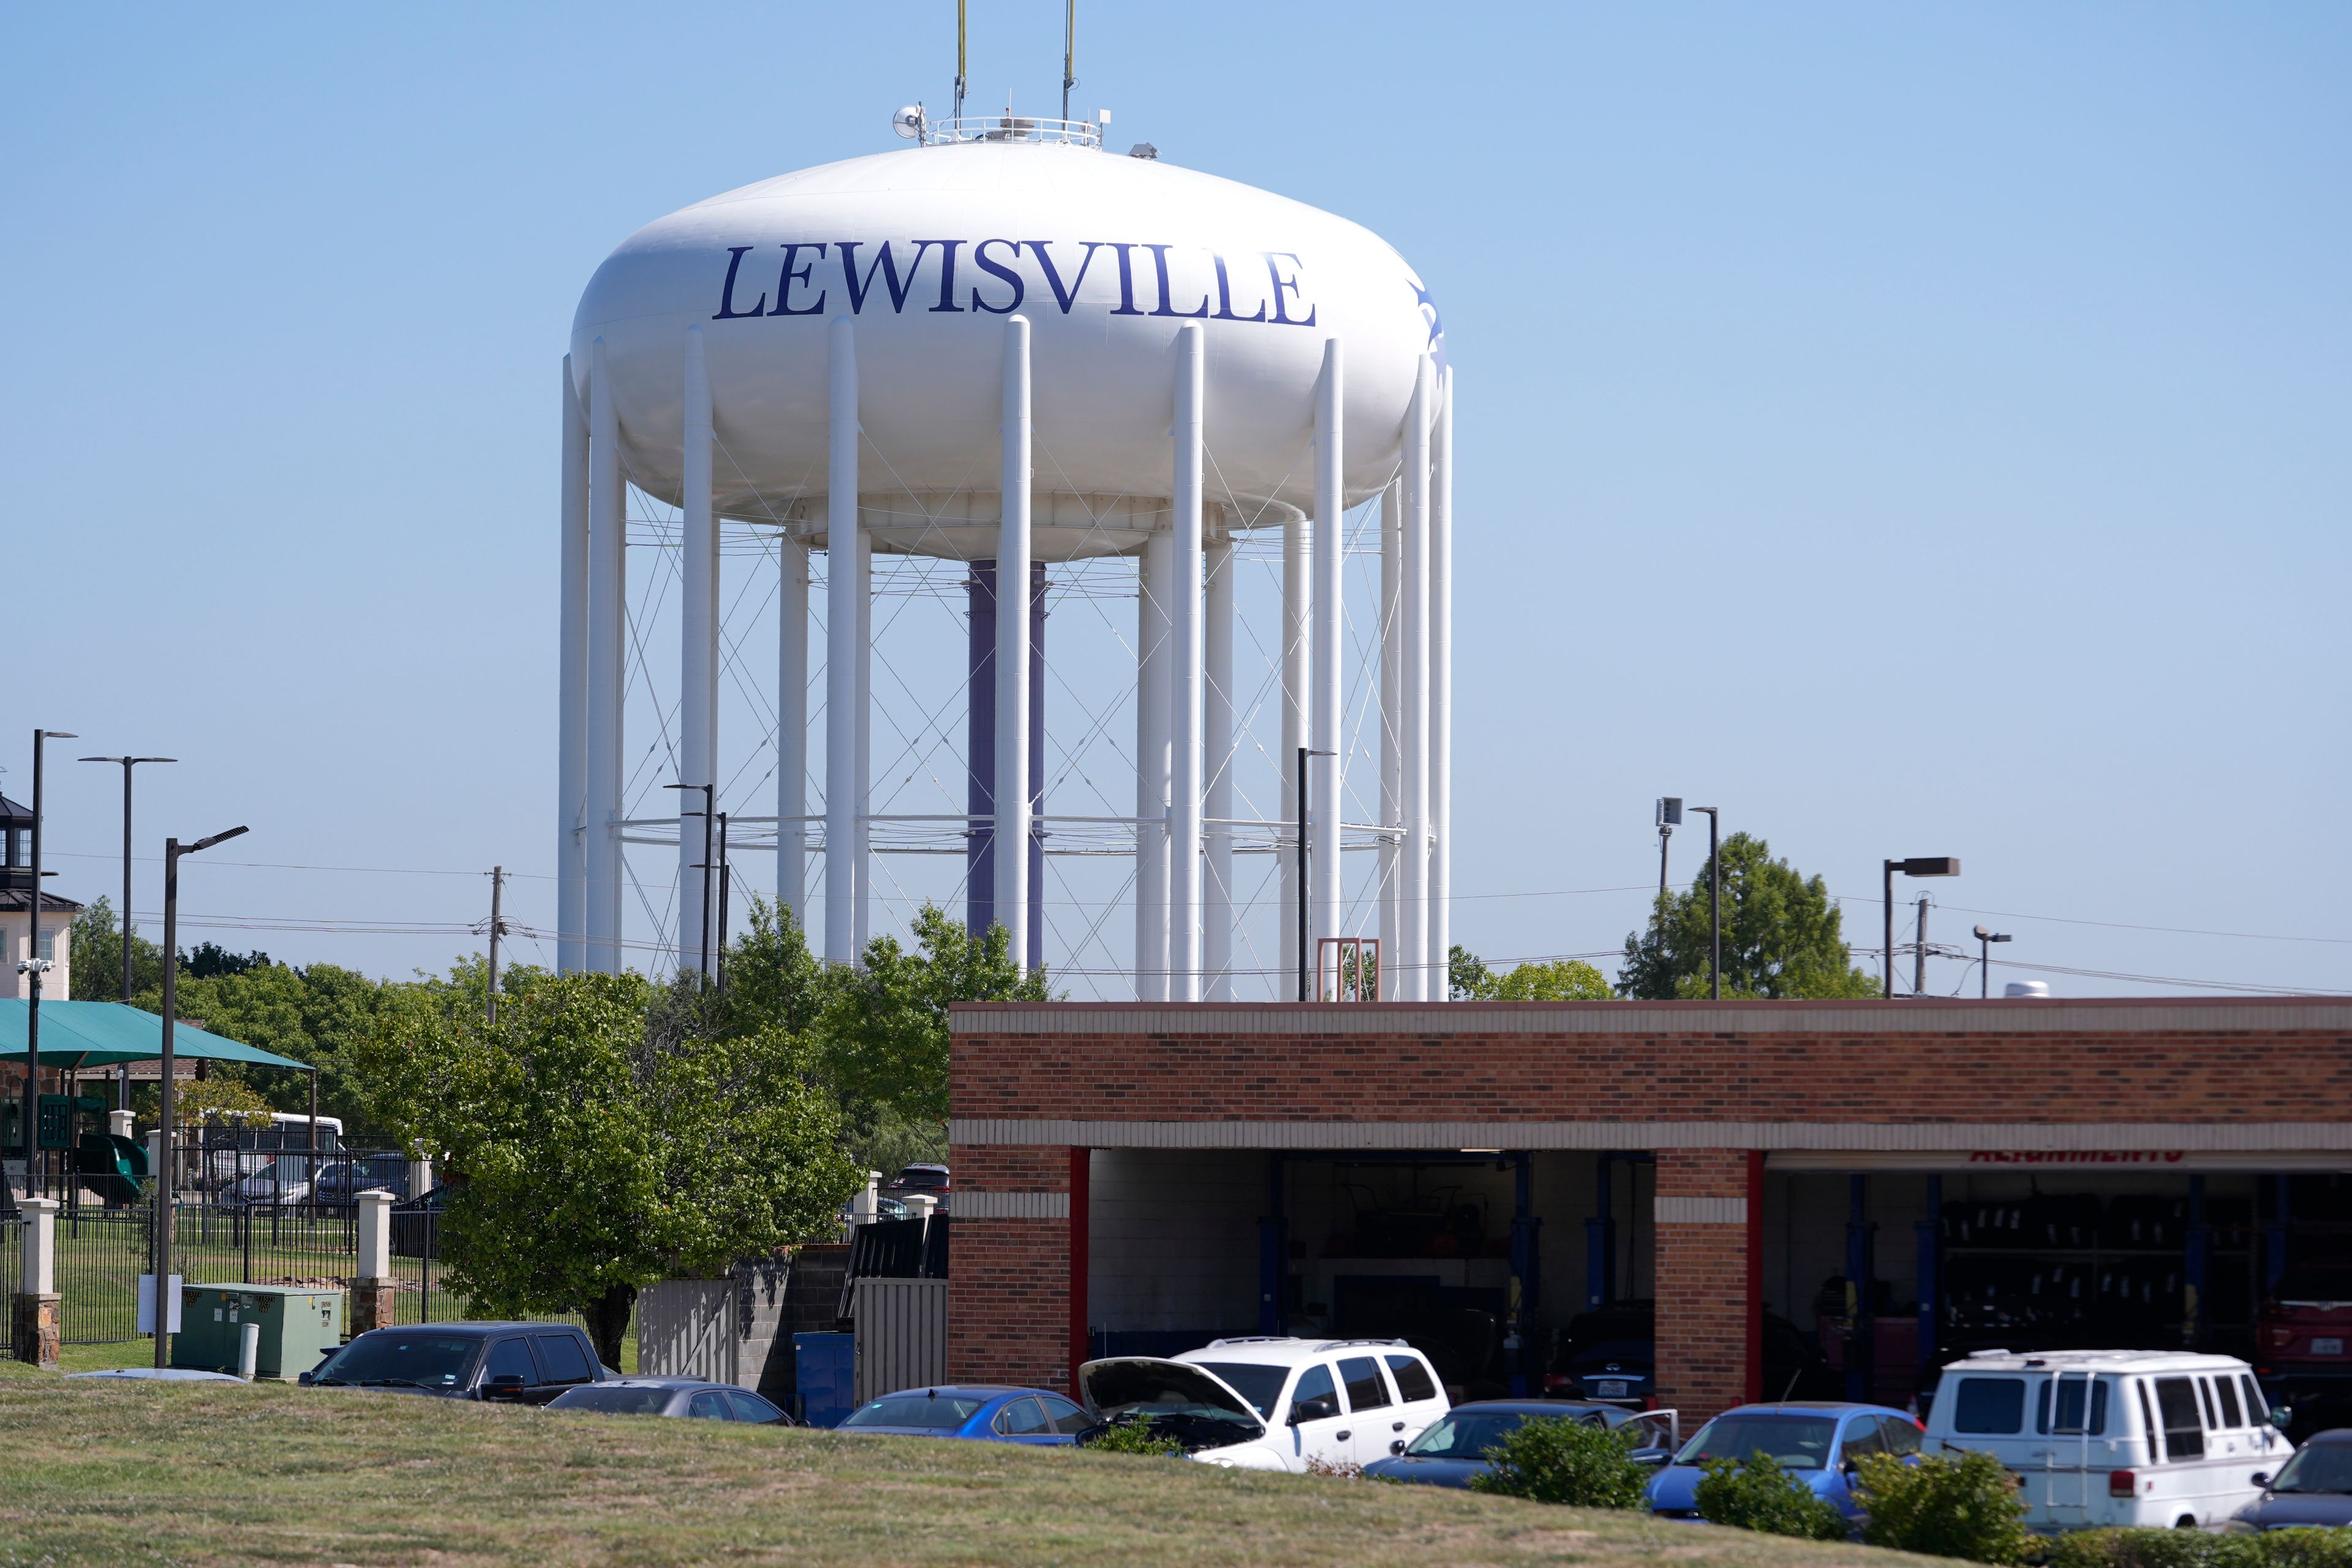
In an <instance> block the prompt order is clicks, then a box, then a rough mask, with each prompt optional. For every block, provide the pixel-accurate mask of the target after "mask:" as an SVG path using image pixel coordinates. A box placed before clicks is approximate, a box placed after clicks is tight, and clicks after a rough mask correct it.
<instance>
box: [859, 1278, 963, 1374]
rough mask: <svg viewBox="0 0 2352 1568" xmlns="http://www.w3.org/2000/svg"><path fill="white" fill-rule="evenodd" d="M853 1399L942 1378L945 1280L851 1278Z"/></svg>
mask: <svg viewBox="0 0 2352 1568" xmlns="http://www.w3.org/2000/svg"><path fill="white" fill-rule="evenodd" d="M854 1291H855V1295H854V1300H855V1312H856V1319H857V1373H856V1391H857V1403H858V1404H860V1405H863V1404H865V1403H866V1401H867V1400H869V1399H875V1398H878V1397H880V1396H881V1395H883V1394H889V1393H893V1392H895V1391H896V1390H898V1389H901V1388H926V1387H929V1386H931V1385H933V1384H941V1383H945V1382H946V1381H947V1377H948V1282H947V1281H946V1280H944V1279H859V1280H856V1281H854Z"/></svg>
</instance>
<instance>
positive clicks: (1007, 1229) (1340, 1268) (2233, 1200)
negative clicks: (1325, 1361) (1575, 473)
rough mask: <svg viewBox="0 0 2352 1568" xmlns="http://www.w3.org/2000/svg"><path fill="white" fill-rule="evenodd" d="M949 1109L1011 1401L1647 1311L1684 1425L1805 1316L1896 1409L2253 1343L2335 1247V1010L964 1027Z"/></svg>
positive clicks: (1279, 1017)
mask: <svg viewBox="0 0 2352 1568" xmlns="http://www.w3.org/2000/svg"><path fill="white" fill-rule="evenodd" d="M951 1105H952V1121H951V1125H950V1142H952V1144H953V1164H954V1170H955V1183H956V1191H955V1197H954V1204H953V1206H954V1211H955V1215H956V1244H955V1245H956V1255H955V1266H954V1276H953V1281H952V1286H951V1296H950V1330H949V1332H950V1351H949V1358H950V1375H951V1376H955V1377H958V1378H967V1379H974V1380H986V1381H992V1382H996V1381H1001V1382H1013V1383H1027V1384H1041V1385H1046V1386H1058V1387H1067V1386H1068V1385H1069V1383H1070V1369H1071V1367H1072V1366H1073V1365H1074V1364H1075V1363H1076V1361H1078V1360H1080V1359H1084V1358H1085V1357H1086V1356H1087V1355H1088V1354H1093V1353H1102V1352H1105V1351H1106V1350H1108V1351H1110V1352H1136V1353H1164V1352H1168V1351H1172V1350H1175V1349H1180V1348H1186V1347H1188V1346H1190V1345H1195V1344H1198V1343H1200V1342H1202V1340H1203V1339H1205V1338H1206V1337H1209V1336H1211V1335H1213V1334H1216V1333H1234V1332H1244V1333H1246V1332H1262V1331H1299V1332H1328V1333H1333V1334H1342V1335H1356V1334H1372V1333H1381V1332H1402V1333H1405V1334H1406V1335H1407V1336H1408V1337H1412V1338H1413V1339H1414V1340H1415V1342H1416V1343H1423V1344H1424V1348H1433V1343H1432V1342H1434V1344H1435V1345H1437V1346H1442V1347H1443V1349H1444V1354H1445V1355H1446V1356H1448V1357H1450V1358H1451V1359H1452V1360H1453V1361H1454V1363H1455V1365H1456V1366H1457V1367H1458V1368H1459V1369H1461V1370H1460V1373H1459V1375H1460V1376H1461V1378H1462V1380H1463V1382H1464V1384H1465V1391H1466V1392H1469V1393H1471V1394H1474V1395H1475V1394H1478V1393H1481V1392H1496V1393H1498V1392H1502V1391H1504V1390H1505V1389H1509V1390H1512V1391H1517V1390H1519V1389H1528V1390H1533V1389H1535V1388H1537V1387H1538V1386H1540V1385H1541V1384H1543V1382H1544V1380H1545V1379H1546V1378H1547V1377H1548V1376H1556V1375H1557V1374H1558V1373H1559V1370H1560V1368H1561V1367H1562V1366H1563V1365H1565V1364H1566V1363H1567V1358H1570V1357H1572V1356H1573V1355H1574V1354H1575V1353H1576V1352H1577V1349H1578V1346H1579V1343H1580V1342H1579V1340H1578V1337H1577V1336H1578V1333H1579V1332H1583V1333H1585V1334H1586V1335H1587V1336H1588V1337H1589V1335H1590V1333H1591V1332H1593V1331H1594V1330H1592V1329H1591V1327H1590V1325H1591V1323H1593V1322H1597V1321H1601V1318H1590V1319H1584V1320H1583V1322H1584V1324H1585V1327H1584V1328H1583V1329H1582V1330H1580V1329H1579V1322H1580V1314H1586V1313H1591V1312H1594V1311H1595V1310H1597V1309H1607V1310H1615V1311H1617V1312H1619V1313H1620V1315H1621V1316H1622V1312H1623V1311H1624V1310H1628V1309H1633V1310H1637V1311H1638V1312H1644V1313H1646V1314H1647V1321H1651V1322H1653V1323H1654V1345H1655V1371H1654V1387H1647V1386H1646V1385H1643V1384H1641V1383H1639V1382H1638V1380H1637V1381H1636V1383H1635V1384H1634V1389H1635V1391H1636V1392H1647V1393H1649V1394H1651V1395H1652V1396H1654V1398H1656V1399H1657V1400H1658V1401H1660V1402H1661V1403H1663V1404H1665V1405H1676V1406H1679V1407H1680V1408H1682V1409H1683V1410H1684V1411H1685V1413H1686V1415H1704V1414H1707V1413H1710V1412H1712V1411H1714V1410H1717V1409H1720V1408H1722V1407H1724V1406H1725V1405H1730V1404H1733V1403H1736V1402H1738V1401H1739V1400H1741V1399H1742V1398H1750V1397H1758V1396H1760V1395H1761V1394H1765V1393H1767V1392H1769V1393H1772V1394H1780V1392H1781V1390H1780V1389H1778V1388H1775V1389H1770V1390H1769V1391H1768V1390H1767V1389H1766V1387H1765V1384H1764V1373H1765V1370H1766V1366H1767V1364H1768V1363H1771V1362H1772V1357H1773V1355H1774V1353H1775V1352H1773V1351H1772V1350H1771V1349H1769V1346H1768V1341H1769V1342H1770V1343H1771V1344H1780V1343H1782V1342H1788V1335H1787V1332H1786V1331H1787V1329H1788V1328H1790V1327H1793V1329H1794V1330H1795V1331H1796V1332H1797V1335H1798V1336H1799V1337H1800V1338H1801V1339H1803V1340H1804V1341H1806V1342H1807V1345H1806V1347H1805V1350H1804V1352H1803V1353H1804V1354H1806V1355H1808V1356H1812V1355H1818V1356H1819V1357H1820V1358H1822V1360H1823V1361H1825V1362H1826V1363H1827V1365H1826V1366H1823V1365H1822V1364H1820V1363H1808V1365H1809V1370H1808V1371H1807V1372H1806V1374H1805V1375H1807V1376H1808V1377H1809V1378H1814V1379H1818V1378H1820V1377H1822V1376H1827V1377H1830V1378H1833V1379H1836V1380H1840V1381H1842V1382H1843V1384H1844V1386H1845V1387H1846V1389H1848V1390H1849V1391H1850V1392H1853V1393H1854V1394H1864V1393H1867V1394H1871V1395H1872V1396H1874V1397H1877V1398H1881V1399H1885V1400H1889V1401H1891V1402H1893V1403H1896V1404H1901V1403H1903V1402H1904V1401H1905V1400H1906V1399H1907V1398H1909V1397H1911V1396H1912V1394H1914V1393H1915V1392H1916V1391H1917V1390H1918V1389H1919V1388H1921V1387H1922V1386H1926V1385H1927V1384H1931V1382H1932V1377H1933V1372H1934V1367H1935V1365H1937V1364H1938V1358H1939V1357H1948V1356H1949V1355H1950V1354H1954V1353H1958V1352H1960V1351H1962V1350H1965V1349H1967V1348H1970V1347H1973V1346H1977V1345H1980V1344H1990V1343H2004V1344H2008V1345H2011V1346H2012V1347H2019V1346H2032V1345H2036V1344H2040V1343H2045V1342H2046V1343H2048V1344H2049V1345H2050V1347H2051V1348H2056V1346H2057V1344H2058V1343H2061V1342H2063V1343H2080V1344H2099V1345H2108V1344H2113V1345H2123V1344H2132V1343H2151V1344H2179V1343H2182V1342H2195V1343H2200V1344H2204V1345H2207V1346H2209V1347H2210V1348H2217V1349H2241V1350H2243V1351H2246V1352H2251V1350H2252V1319H2253V1310H2254V1303H2255V1301H2256V1300H2258V1299H2259V1297H2260V1295H2261V1293H2262V1291H2263V1289H2264V1288H2265V1284H2266V1282H2268V1281H2272V1280H2275V1279H2277V1278H2278V1275H2279V1273H2280V1271H2281V1270H2282V1269H2284V1268H2286V1267H2287V1266H2288V1265H2289V1263H2290V1262H2291V1261H2293V1260H2294V1258H2297V1257H2299V1256H2300V1255H2301V1254H2302V1253H2303V1252H2305V1251H2306V1250H2308V1249H2312V1248H2316V1247H2339V1248H2340V1247H2341V1245H2342V1243H2341V1241H2340V1239H2337V1240H2329V1239H2327V1238H2329V1237H2339V1236H2340V1235H2341V1234H2342V1232H2343V1231H2344V1230H2346V1229H2352V1180H2347V1178H2346V1177H2344V1176H2342V1175H2340V1174H2339V1173H2352V1001H2342V1000H2334V999H2323V998H2274V999H2273V998H2266V999H2259V1000H2218V1001H2209V1000H2204V999H2197V998H2190V999H2180V1000H2173V999H2162V1000H2140V999H2118V1000H2105V1001H2083V1002H2050V1001H1997V1002H1977V1001H1940V1000H1937V1001H1929V1000H1901V1001H1893V1002H1878V1001H1862V1002H1792V1003H1772V1002H1724V1003H1709V1002H1670V1003H1633V1002H1598V1003H1570V1004H1549V1003H1496V1004H1487V1003H1456V1004H1451V1005H1416V1004H1381V1005H1352V1006H1350V1005H1339V1006H1333V1005H1305V1004H1297V1005H1218V1004H1201V1005H1182V1006H1178V1005H1163V1004H1112V1003H1106V1004H1058V1005H1030V1004H975V1005H961V1006H959V1007H957V1008H956V1010H955V1017H954V1047H953V1059H952V1067H951ZM2339 1187H2340V1188H2341V1189H2342V1190H2341V1191H2339ZM1606 1315H1607V1313H1606V1312H1605V1311H1604V1312H1603V1313H1602V1314H1601V1317H1603V1318H1605V1317H1606ZM1776 1335H1777V1336H1779V1337H1778V1338H1775V1337H1774V1336H1776ZM1433 1353H1437V1352H1436V1350H1435V1349H1433ZM1786 1353H1787V1354H1795V1353H1797V1352H1786ZM1785 1360H1786V1355H1785V1354H1784V1355H1783V1361H1784V1362H1785ZM1773 1364H1774V1366H1775V1374H1774V1375H1775V1381H1776V1382H1777V1381H1779V1380H1780V1375H1781V1373H1780V1363H1773ZM1441 1370H1444V1360H1441ZM1448 1375H1449V1377H1453V1376H1454V1375H1455V1374H1454V1373H1448Z"/></svg>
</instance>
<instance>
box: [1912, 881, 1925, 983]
mask: <svg viewBox="0 0 2352 1568" xmlns="http://www.w3.org/2000/svg"><path fill="white" fill-rule="evenodd" d="M1911 994H1912V995H1914V996H1925V995H1926V994H1927V894H1925V893H1922V894H1920V895H1919V927H1918V930H1917V931H1916V932H1914V933H1913V935H1912V938H1911Z"/></svg>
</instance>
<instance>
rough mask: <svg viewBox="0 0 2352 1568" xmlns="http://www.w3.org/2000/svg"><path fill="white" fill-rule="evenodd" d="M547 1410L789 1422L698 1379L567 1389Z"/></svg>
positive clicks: (618, 1380)
mask: <svg viewBox="0 0 2352 1568" xmlns="http://www.w3.org/2000/svg"><path fill="white" fill-rule="evenodd" d="M547 1407H548V1408H549V1409H550V1410H593V1411H595V1412H597V1413H598V1414H600V1415H674V1416H677V1417H680V1418H682V1419H684V1420H688V1421H741V1422H746V1423H748V1424H750V1425H751V1426H792V1425H793V1418H792V1417H791V1416H789V1415H785V1414H784V1413H783V1412H782V1411H781V1410H779V1409H777V1408H776V1407H775V1406H774V1405H771V1404H769V1403H768V1402H767V1401H766V1400H764V1399H762V1398H761V1397H760V1396H759V1395H758V1394H753V1393H751V1391H750V1390H749V1389H743V1388H737V1387H735V1386H734V1385H733V1384H725V1383H705V1382H704V1381H703V1380H702V1379H700V1378H698V1377H614V1378H607V1379H606V1380H605V1381H604V1382H603V1383H583V1384H581V1385H580V1386H579V1387H577V1388H567V1389H565V1390H564V1391H563V1392H562V1394H557V1395H556V1396H555V1397H554V1398H553V1399H552V1400H550V1401H549V1402H548V1406H547Z"/></svg>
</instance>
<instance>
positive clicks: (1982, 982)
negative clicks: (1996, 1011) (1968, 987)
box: [1962, 926, 2009, 1002]
mask: <svg viewBox="0 0 2352 1568" xmlns="http://www.w3.org/2000/svg"><path fill="white" fill-rule="evenodd" d="M2008 940H2009V933H2008V932H2007V931H1987V930H1986V929H1985V928H1984V927H1982V926H1979V927H1977V999H1978V1000H1979V1001H1980V1002H1981V1001H1983V1000H1985V999H1986V998H1988V997H1990V995H1991V994H1992V980H1991V978H1990V977H1991V974H1992V944H1993V943H1994V942H2007V941H2008ZM1962 984H1966V982H1965V981H1964V982H1962Z"/></svg>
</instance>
